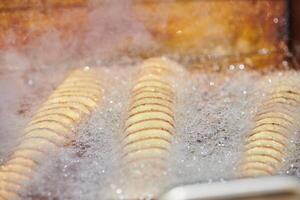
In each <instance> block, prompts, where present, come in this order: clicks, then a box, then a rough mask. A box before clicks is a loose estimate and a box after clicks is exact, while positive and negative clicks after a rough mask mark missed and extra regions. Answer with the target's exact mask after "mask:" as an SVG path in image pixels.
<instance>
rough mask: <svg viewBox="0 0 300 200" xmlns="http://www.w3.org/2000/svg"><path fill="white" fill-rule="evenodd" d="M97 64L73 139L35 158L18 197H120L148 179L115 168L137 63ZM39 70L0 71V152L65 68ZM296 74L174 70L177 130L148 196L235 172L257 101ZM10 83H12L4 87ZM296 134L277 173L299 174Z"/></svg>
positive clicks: (9, 145) (4, 151)
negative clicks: (88, 108) (37, 162)
mask: <svg viewBox="0 0 300 200" xmlns="http://www.w3.org/2000/svg"><path fill="white" fill-rule="evenodd" d="M102 70H103V71H104V73H105V77H106V78H105V81H104V83H103V85H104V88H105V91H104V100H103V103H102V104H101V106H100V107H99V109H98V110H97V111H96V112H95V113H94V114H93V115H92V116H91V118H90V119H89V120H88V121H87V123H85V124H82V125H81V126H80V127H78V130H75V131H76V133H77V138H76V139H75V141H74V142H73V145H71V146H67V147H65V148H64V149H62V151H61V152H60V153H58V154H57V155H55V156H52V157H51V158H49V159H47V161H46V162H45V163H44V164H43V165H42V166H41V168H40V169H39V170H38V171H37V174H36V175H35V177H34V179H33V181H32V183H31V185H30V186H29V189H28V190H27V191H24V193H23V197H24V198H23V199H38V198H45V199H97V198H99V197H102V198H104V197H105V198H119V199H122V198H126V197H129V196H130V194H126V187H127V185H131V186H132V185H135V184H136V186H139V187H137V188H143V185H141V184H143V182H144V184H147V181H139V182H133V180H130V179H127V177H126V174H124V173H123V172H122V170H120V167H121V163H120V151H121V150H120V147H119V144H120V141H119V140H120V134H121V133H122V127H123V123H124V120H125V117H126V110H127V106H128V103H129V102H128V101H129V99H130V98H129V97H130V89H131V88H132V85H133V83H134V82H133V81H132V80H133V79H134V76H135V74H136V71H137V67H136V66H132V67H124V66H123V67H116V66H114V67H112V68H102ZM46 71H47V70H45V71H40V72H34V73H32V72H30V73H29V72H22V71H18V72H16V71H12V72H6V73H3V74H1V82H0V84H1V87H0V88H1V90H3V91H10V92H8V93H7V94H8V95H6V96H5V95H2V96H1V104H0V105H1V111H0V116H1V121H0V123H1V125H2V126H0V127H1V132H0V139H1V147H0V157H1V158H2V159H4V158H5V157H6V156H7V154H8V152H9V150H10V149H11V148H12V146H14V144H15V139H16V138H18V134H19V133H20V132H21V131H22V128H23V127H24V126H25V124H26V123H27V122H28V120H29V118H30V116H32V114H33V113H34V111H35V110H36V109H37V107H38V106H39V105H40V103H41V102H43V100H44V99H46V97H47V96H48V95H49V94H50V92H51V90H52V89H53V87H54V86H55V85H57V84H58V83H59V82H60V81H61V80H62V78H63V76H64V74H65V71H66V70H62V71H61V73H57V72H56V73H57V74H59V76H56V77H55V79H53V77H54V76H49V75H48V72H49V71H47V73H46ZM50 72H51V70H50ZM56 73H55V74H56ZM24 74H30V78H27V79H26V78H25V79H24ZM46 74H47V75H46ZM52 74H54V72H53V71H52ZM299 75H300V74H299V73H297V72H277V73H272V72H270V73H267V74H265V75H262V74H259V73H257V72H248V71H243V70H237V71H235V70H231V71H229V72H228V73H226V74H218V73H208V74H203V73H198V74H193V75H191V74H189V73H188V72H186V71H181V72H180V76H178V77H177V78H176V80H174V81H173V85H174V88H175V90H176V108H175V112H176V113H175V119H176V128H177V134H176V135H175V137H174V140H173V146H172V149H171V156H170V159H169V164H168V168H167V170H166V172H165V175H164V177H162V178H161V179H162V180H165V181H162V182H156V183H151V184H152V185H153V187H155V188H156V190H153V191H152V193H153V194H149V196H151V195H152V196H156V195H157V194H159V193H161V192H163V191H165V190H166V189H168V188H171V187H173V186H177V185H181V184H185V183H194V182H211V181H222V180H227V179H230V178H234V177H235V174H236V166H237V164H238V161H239V159H240V156H241V152H242V148H243V140H244V138H245V136H246V134H247V133H248V132H249V131H250V130H251V128H253V126H254V121H253V117H254V116H255V113H256V111H257V109H258V108H259V105H260V104H261V103H262V101H263V100H264V99H266V96H267V94H268V92H269V91H270V89H271V88H272V87H275V86H276V84H279V83H280V82H281V81H285V80H288V79H289V80H290V81H299V80H300V78H299V77H300V76H299ZM25 80H26V81H27V82H26V81H25ZM29 80H32V81H33V82H31V81H29ZM28 81H29V82H28ZM12 83H15V84H12ZM26 83H27V84H26ZM32 83H33V84H32ZM28 84H29V85H28ZM11 87H12V88H14V89H15V90H18V91H16V92H13V91H12V92H11ZM40 91H42V93H41V92H40ZM25 96H26V97H28V98H29V99H30V101H28V102H29V104H28V111H27V112H26V114H25V115H20V113H17V108H19V107H20V105H22V102H23V101H24V97H25ZM25 99H26V98H25ZM7 108H9V109H7ZM8 133H10V134H8ZM297 134H299V132H297V133H295V135H294V137H293V138H292V139H291V140H292V141H291V144H292V145H290V147H289V148H290V151H289V152H291V154H290V156H289V158H287V160H286V163H285V168H284V169H283V170H282V172H281V173H284V174H295V175H297V176H299V174H300V173H299V171H298V168H299V167H300V164H299V163H300V162H299V161H298V160H297V159H295V158H297V157H296V156H299V149H297V144H299V141H298V140H299V139H297V138H299V137H297ZM295 155H296V156H295ZM145 192H147V191H145ZM150 193H151V192H150Z"/></svg>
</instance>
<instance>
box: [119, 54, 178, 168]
mask: <svg viewBox="0 0 300 200" xmlns="http://www.w3.org/2000/svg"><path fill="white" fill-rule="evenodd" d="M169 65H170V64H169V63H168V61H167V60H165V59H159V58H152V59H149V60H146V61H145V62H144V63H143V65H142V66H141V71H140V75H139V76H140V77H139V79H138V81H137V82H136V84H135V85H134V87H133V89H132V97H131V102H130V106H129V109H128V118H127V120H126V122H125V127H124V138H123V140H122V144H123V160H124V161H125V163H126V165H127V166H130V167H129V169H131V166H132V165H131V164H134V165H135V164H137V165H139V164H140V163H147V164H149V165H151V166H152V167H153V166H156V167H159V168H163V167H164V160H165V159H166V158H167V157H168V155H169V149H170V144H171V138H172V135H174V134H175V122H174V110H173V106H174V89H173V88H172V86H171V85H170V83H169V82H168V81H167V80H166V79H165V77H166V76H167V75H171V74H172V73H173V72H172V69H171V66H169Z"/></svg>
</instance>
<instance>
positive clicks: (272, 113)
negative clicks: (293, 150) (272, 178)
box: [240, 86, 300, 177]
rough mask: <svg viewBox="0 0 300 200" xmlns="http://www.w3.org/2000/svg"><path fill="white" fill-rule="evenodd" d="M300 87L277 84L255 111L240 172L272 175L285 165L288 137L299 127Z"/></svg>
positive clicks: (251, 174)
mask: <svg viewBox="0 0 300 200" xmlns="http://www.w3.org/2000/svg"><path fill="white" fill-rule="evenodd" d="M299 105H300V90H299V89H295V87H291V86H280V87H278V88H276V89H275V90H274V91H273V92H272V94H271V97H270V98H269V100H267V101H266V102H264V104H263V106H262V108H261V110H260V112H259V113H258V114H257V115H256V121H255V128H254V129H253V130H252V131H251V133H250V134H249V135H248V136H247V138H246V144H245V152H244V158H243V159H242V162H241V165H240V169H241V176H243V177H254V176H266V175H273V174H276V173H277V172H278V170H279V169H280V168H281V167H282V163H283V160H284V158H285V157H286V155H287V152H286V150H287V146H288V143H289V138H290V136H291V134H292V133H293V132H295V131H296V130H297V128H299V126H298V124H299V117H297V116H296V114H297V112H296V111H297V109H298V107H299Z"/></svg>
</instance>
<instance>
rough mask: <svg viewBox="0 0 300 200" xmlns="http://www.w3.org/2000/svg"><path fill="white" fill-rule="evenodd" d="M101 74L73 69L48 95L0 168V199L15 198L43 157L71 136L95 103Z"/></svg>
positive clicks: (99, 88) (99, 93) (98, 98)
mask: <svg viewBox="0 0 300 200" xmlns="http://www.w3.org/2000/svg"><path fill="white" fill-rule="evenodd" d="M99 78H100V74H98V72H96V71H93V70H86V71H85V70H76V71H74V72H73V73H72V74H71V75H70V76H69V77H68V78H67V79H66V80H65V81H64V82H63V83H62V84H61V85H60V86H59V87H58V88H57V89H56V90H55V91H54V93H53V94H52V95H51V96H50V97H49V98H48V100H47V101H46V102H45V103H44V104H43V106H42V107H41V109H39V110H38V112H37V114H36V115H35V116H34V117H33V118H32V120H31V122H30V123H29V124H28V125H27V127H26V128H25V130H24V134H23V135H22V136H21V142H20V144H19V145H18V146H17V147H16V148H15V150H14V151H13V152H12V154H11V155H10V156H9V158H8V160H7V161H6V163H5V164H4V165H3V166H1V168H0V199H1V200H7V199H15V198H18V197H19V192H20V190H22V189H23V188H24V187H25V185H26V184H27V183H28V182H29V181H30V179H31V178H32V176H33V173H34V171H35V170H36V169H37V167H38V166H39V164H40V163H41V162H42V160H43V158H45V157H47V155H48V154H50V153H51V152H54V151H55V150H58V149H59V147H62V146H64V145H67V144H68V143H70V142H71V140H72V139H73V138H74V132H73V131H72V128H73V127H74V126H76V125H78V123H79V122H81V121H82V120H83V119H84V118H85V117H87V116H88V115H90V114H91V112H92V111H93V110H94V109H95V107H96V106H97V105H98V101H99V100H100V98H101V93H102V90H101V85H100V81H99Z"/></svg>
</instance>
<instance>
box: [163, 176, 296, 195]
mask: <svg viewBox="0 0 300 200" xmlns="http://www.w3.org/2000/svg"><path fill="white" fill-rule="evenodd" d="M196 199H197V200H204V199H205V200H221V199H222V200H225V199H230V200H246V199H247V200H250V199H251V200H254V199H259V200H267V199H269V200H271V199H272V200H296V199H300V180H299V179H298V178H295V177H289V176H273V177H261V178H246V179H237V180H231V181H228V182H215V183H206V184H204V183H203V184H192V185H183V186H179V187H175V188H173V189H171V190H169V191H168V192H166V193H165V194H163V195H162V196H161V197H160V198H159V200H196Z"/></svg>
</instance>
